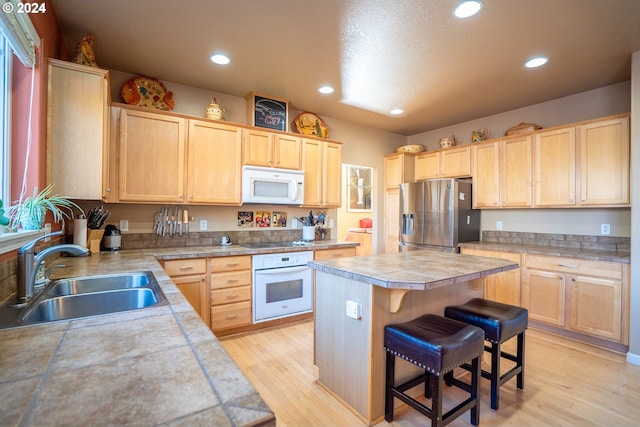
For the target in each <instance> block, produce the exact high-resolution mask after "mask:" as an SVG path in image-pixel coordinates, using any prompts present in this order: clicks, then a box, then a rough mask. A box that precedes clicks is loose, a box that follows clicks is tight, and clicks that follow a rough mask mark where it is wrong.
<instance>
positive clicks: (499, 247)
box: [459, 242, 631, 264]
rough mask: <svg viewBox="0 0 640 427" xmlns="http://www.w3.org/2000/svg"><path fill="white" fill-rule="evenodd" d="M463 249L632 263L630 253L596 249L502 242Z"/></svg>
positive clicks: (471, 244)
mask: <svg viewBox="0 0 640 427" xmlns="http://www.w3.org/2000/svg"><path fill="white" fill-rule="evenodd" d="M459 246H460V247H461V248H469V249H482V250H488V251H499V252H515V253H525V254H536V255H548V256H561V257H567V258H579V259H586V260H591V261H609V262H620V263H623V264H629V263H631V255H630V253H629V252H622V251H606V250H596V249H579V248H566V247H560V246H542V245H522V244H517V243H501V242H467V243H460V245H459Z"/></svg>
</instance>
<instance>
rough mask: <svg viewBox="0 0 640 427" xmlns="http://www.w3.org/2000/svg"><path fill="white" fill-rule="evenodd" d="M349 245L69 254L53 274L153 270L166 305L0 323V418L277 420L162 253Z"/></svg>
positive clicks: (32, 421) (63, 421)
mask: <svg viewBox="0 0 640 427" xmlns="http://www.w3.org/2000/svg"><path fill="white" fill-rule="evenodd" d="M344 246H355V245H354V244H353V243H344V244H343V243H342V242H322V243H318V244H312V245H310V246H305V247H301V248H282V249H280V248H278V249H273V248H271V249H269V250H265V249H247V248H243V247H242V246H229V247H221V246H217V247H190V248H189V247H188V248H174V249H144V250H124V251H120V252H113V253H108V252H102V253H99V254H93V255H91V256H90V257H79V258H75V257H65V258H60V259H58V260H56V262H55V263H54V264H64V265H65V267H64V268H60V269H55V270H53V272H52V275H51V276H52V278H60V277H73V276H86V275H95V274H107V273H116V272H131V271H151V272H152V273H153V274H154V276H155V277H156V279H157V281H158V283H159V284H160V286H161V287H162V290H163V291H164V293H165V295H166V296H167V299H168V300H169V302H170V305H166V306H161V307H155V308H147V309H144V310H134V311H128V312H122V313H114V314H108V315H102V316H94V317H89V318H84V319H76V320H69V321H60V322H52V323H48V324H45V325H41V326H28V327H21V328H14V329H5V330H0V349H1V350H0V401H2V402H3V403H2V406H1V407H0V425H3V426H5V425H77V424H83V425H121V424H140V425H158V424H163V425H216V426H275V424H276V423H275V417H274V414H273V412H272V411H271V410H270V409H269V407H268V406H267V405H266V404H265V403H264V401H263V400H262V398H261V397H260V395H258V393H257V392H256V390H255V389H254V388H253V386H252V385H251V384H250V383H249V382H248V380H247V379H246V377H245V376H244V374H243V373H242V372H241V371H240V369H239V368H238V367H237V366H236V365H235V363H234V362H233V361H232V360H231V358H230V357H229V356H228V354H227V353H226V351H225V350H224V348H223V347H222V345H221V344H220V343H219V341H218V339H217V338H216V337H215V335H214V334H213V333H212V332H211V330H210V329H209V328H208V327H207V326H206V325H205V324H204V323H203V322H202V321H201V319H200V317H199V316H198V314H197V313H196V312H195V311H194V310H193V309H192V308H191V305H190V304H189V303H188V302H187V300H186V299H185V298H184V296H183V295H182V293H180V291H179V290H178V288H177V287H176V286H175V285H174V283H173V282H172V281H171V279H170V278H169V276H167V274H166V273H165V272H164V270H163V269H162V267H160V264H159V263H158V261H157V260H158V259H174V258H187V257H209V256H230V255H250V254H255V253H267V252H274V251H278V252H280V251H285V252H289V251H299V250H314V249H329V248H332V247H344Z"/></svg>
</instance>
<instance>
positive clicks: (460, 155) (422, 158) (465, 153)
mask: <svg viewBox="0 0 640 427" xmlns="http://www.w3.org/2000/svg"><path fill="white" fill-rule="evenodd" d="M470 176H471V146H469V145H467V146H462V147H455V148H447V149H444V150H438V151H428V152H425V153H420V154H418V155H417V156H416V160H415V175H414V178H415V180H416V181H421V180H425V179H433V178H464V177H470ZM405 182H407V181H405Z"/></svg>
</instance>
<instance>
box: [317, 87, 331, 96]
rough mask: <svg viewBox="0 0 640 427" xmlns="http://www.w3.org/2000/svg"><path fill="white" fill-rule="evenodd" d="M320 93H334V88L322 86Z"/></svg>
mask: <svg viewBox="0 0 640 427" xmlns="http://www.w3.org/2000/svg"><path fill="white" fill-rule="evenodd" d="M318 92H320V93H324V94H329V93H333V88H332V87H331V86H321V87H320V88H319V89H318Z"/></svg>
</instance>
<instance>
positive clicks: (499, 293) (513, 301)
mask: <svg viewBox="0 0 640 427" xmlns="http://www.w3.org/2000/svg"><path fill="white" fill-rule="evenodd" d="M460 253H463V254H466V255H476V256H484V257H491V258H500V259H506V260H509V261H513V262H517V263H518V264H521V262H522V255H521V254H519V253H512V252H502V251H489V250H482V249H472V248H461V249H460ZM520 273H521V270H520V269H519V268H517V269H515V270H509V271H503V272H502V273H497V274H492V275H490V276H487V277H485V278H484V297H485V298H486V299H488V300H492V301H497V302H501V303H504V304H510V305H515V306H521V305H522V303H521V299H520Z"/></svg>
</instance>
